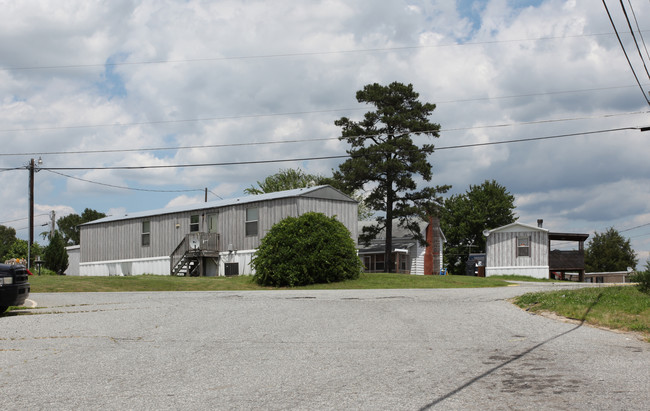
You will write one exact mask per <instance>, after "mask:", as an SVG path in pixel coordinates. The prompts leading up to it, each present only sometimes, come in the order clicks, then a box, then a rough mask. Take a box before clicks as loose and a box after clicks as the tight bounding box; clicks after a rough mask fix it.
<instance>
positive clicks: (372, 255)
mask: <svg viewBox="0 0 650 411" xmlns="http://www.w3.org/2000/svg"><path fill="white" fill-rule="evenodd" d="M373 224H375V223H374V222H371V221H360V222H359V229H358V232H362V230H363V227H364V226H366V225H373ZM419 226H420V233H421V234H422V235H423V237H424V238H425V239H426V242H427V245H426V246H422V245H421V244H420V243H419V242H418V240H416V239H414V238H413V234H412V233H411V232H410V231H409V230H408V229H405V228H403V227H400V226H399V225H398V223H397V221H393V237H392V248H393V250H392V252H391V257H392V260H393V267H395V272H397V273H404V274H415V275H425V274H426V275H431V274H438V273H440V271H441V270H442V268H443V262H442V247H443V244H444V242H445V241H446V239H445V236H444V234H443V232H442V229H441V228H440V220H439V219H438V218H437V217H431V218H430V219H429V221H428V222H427V221H422V222H420V224H419ZM385 250H386V231H385V230H382V231H381V232H380V233H379V234H378V235H377V237H376V238H375V239H374V240H372V241H371V242H370V244H369V245H367V246H366V245H364V244H361V243H360V244H359V257H361V261H362V262H363V266H364V270H365V272H369V273H377V272H386V271H388V266H387V265H386V261H385V258H386V257H385V254H386V253H385Z"/></svg>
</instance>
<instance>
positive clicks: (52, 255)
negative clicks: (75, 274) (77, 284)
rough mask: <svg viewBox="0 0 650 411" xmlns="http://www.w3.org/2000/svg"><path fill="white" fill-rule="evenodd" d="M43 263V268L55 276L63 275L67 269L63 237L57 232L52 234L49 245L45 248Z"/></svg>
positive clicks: (66, 254) (66, 253) (66, 255)
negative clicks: (55, 274)
mask: <svg viewBox="0 0 650 411" xmlns="http://www.w3.org/2000/svg"><path fill="white" fill-rule="evenodd" d="M43 261H45V267H47V268H49V269H50V270H52V271H54V272H56V273H57V274H63V273H64V272H65V270H66V269H67V268H68V252H67V251H66V250H65V243H64V241H63V237H61V234H59V232H58V231H55V232H54V235H53V236H52V238H50V244H48V245H47V247H45V251H44V252H43Z"/></svg>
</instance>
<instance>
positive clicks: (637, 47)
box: [620, 0, 650, 79]
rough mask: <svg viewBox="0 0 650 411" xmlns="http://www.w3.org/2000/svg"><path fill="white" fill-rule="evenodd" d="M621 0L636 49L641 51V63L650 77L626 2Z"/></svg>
mask: <svg viewBox="0 0 650 411" xmlns="http://www.w3.org/2000/svg"><path fill="white" fill-rule="evenodd" d="M620 2H621V8H622V9H623V15H625V21H627V26H628V27H629V29H630V34H632V39H633V40H634V45H635V46H636V50H637V51H638V52H639V58H640V59H641V63H643V68H644V69H645V74H646V75H647V76H648V78H649V79H650V73H648V67H647V66H646V64H645V60H644V59H643V54H641V48H640V47H639V42H638V41H636V36H635V35H634V29H633V28H632V23H630V19H629V17H628V16H627V10H625V4H623V0H620ZM646 51H647V50H646Z"/></svg>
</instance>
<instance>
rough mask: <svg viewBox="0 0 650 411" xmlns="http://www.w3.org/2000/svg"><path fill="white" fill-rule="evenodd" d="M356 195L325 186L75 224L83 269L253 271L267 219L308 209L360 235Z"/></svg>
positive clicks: (82, 271)
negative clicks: (77, 226)
mask: <svg viewBox="0 0 650 411" xmlns="http://www.w3.org/2000/svg"><path fill="white" fill-rule="evenodd" d="M357 207H358V205H357V202H356V201H355V200H354V199H352V198H350V197H348V196H346V195H344V194H343V193H341V192H340V191H338V190H336V189H334V188H332V187H330V186H317V187H310V188H303V189H296V190H288V191H280V192H276V193H269V194H261V195H255V196H246V197H240V198H234V199H228V200H220V201H215V202H206V203H201V204H193V205H188V206H185V207H180V208H178V207H177V208H169V209H161V210H154V211H145V212H139V213H129V214H125V215H121V216H109V217H106V218H102V219H99V220H96V221H92V222H89V223H86V224H83V225H81V226H80V235H81V244H80V246H81V249H80V262H79V273H80V275H106V276H107V275H135V274H159V275H169V274H172V275H176V274H180V275H207V276H219V275H239V274H252V272H251V267H250V265H249V263H250V261H251V258H252V256H253V253H254V252H255V249H256V248H257V247H258V246H259V245H260V241H261V240H262V238H263V237H264V236H265V235H266V233H267V232H268V231H269V230H270V229H271V227H272V226H273V225H274V224H276V223H277V222H279V221H280V220H282V219H284V218H286V217H290V216H291V217H297V216H300V215H302V214H304V213H306V212H310V211H314V212H320V213H323V214H325V215H327V216H330V217H331V216H336V218H337V219H338V220H339V221H341V223H343V224H344V225H345V226H346V227H347V229H348V230H349V231H350V234H351V236H352V238H353V239H355V241H356V239H357Z"/></svg>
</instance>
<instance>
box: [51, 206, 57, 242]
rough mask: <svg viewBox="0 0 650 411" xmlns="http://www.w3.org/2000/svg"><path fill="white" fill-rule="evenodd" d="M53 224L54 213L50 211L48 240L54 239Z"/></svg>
mask: <svg viewBox="0 0 650 411" xmlns="http://www.w3.org/2000/svg"><path fill="white" fill-rule="evenodd" d="M55 222H56V211H54V210H52V211H51V212H50V224H51V226H50V240H51V239H52V237H54V227H55V225H54V224H55Z"/></svg>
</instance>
